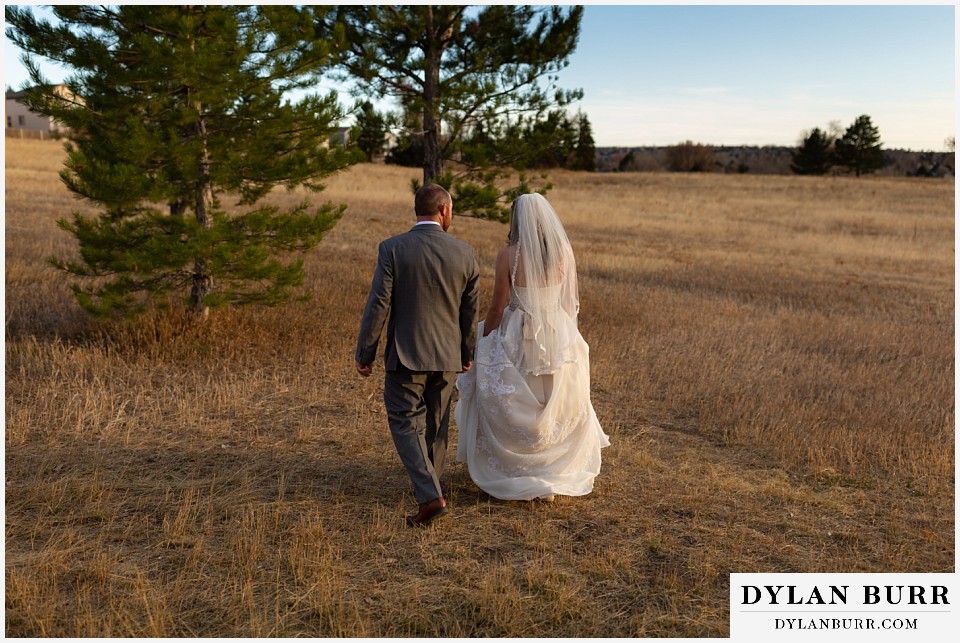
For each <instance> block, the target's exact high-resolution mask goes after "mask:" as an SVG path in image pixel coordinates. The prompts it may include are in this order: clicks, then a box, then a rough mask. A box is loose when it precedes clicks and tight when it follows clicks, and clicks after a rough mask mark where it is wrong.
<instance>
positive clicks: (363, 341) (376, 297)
mask: <svg viewBox="0 0 960 643" xmlns="http://www.w3.org/2000/svg"><path fill="white" fill-rule="evenodd" d="M392 293H393V262H392V260H391V254H390V252H389V250H388V249H387V248H386V247H385V245H384V244H383V243H381V244H380V248H379V250H378V252H377V269H376V270H375V271H374V273H373V284H372V285H371V286H370V295H369V296H368V297H367V305H366V307H365V308H364V309H363V317H362V318H361V320H360V336H359V338H358V339H357V355H356V359H357V372H359V373H360V374H361V375H363V376H367V375H369V374H370V366H371V364H373V360H374V358H376V356H377V345H378V344H379V342H380V334H381V333H382V332H383V325H384V324H385V323H386V321H387V316H388V315H389V314H390V298H391V296H392ZM365 371H366V372H365Z"/></svg>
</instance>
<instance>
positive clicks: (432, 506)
mask: <svg viewBox="0 0 960 643" xmlns="http://www.w3.org/2000/svg"><path fill="white" fill-rule="evenodd" d="M445 513H447V503H446V502H445V501H444V499H443V496H440V497H439V498H437V499H436V500H431V501H430V502H424V503H422V504H421V505H420V511H419V512H417V515H416V516H407V526H408V527H426V526H427V525H429V524H430V523H431V522H433V521H434V520H436V519H437V518H439V517H440V516H442V515H444V514H445Z"/></svg>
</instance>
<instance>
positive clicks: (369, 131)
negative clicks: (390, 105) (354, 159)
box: [350, 101, 388, 163]
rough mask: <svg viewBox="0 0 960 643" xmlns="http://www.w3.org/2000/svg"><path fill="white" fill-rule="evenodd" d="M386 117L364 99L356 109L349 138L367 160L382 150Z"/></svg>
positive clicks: (384, 142)
mask: <svg viewBox="0 0 960 643" xmlns="http://www.w3.org/2000/svg"><path fill="white" fill-rule="evenodd" d="M387 121H388V119H387V117H386V116H384V115H383V114H381V113H380V112H378V111H376V110H375V109H374V108H373V104H371V103H370V101H364V102H363V103H362V104H361V105H360V109H359V110H358V111H357V116H356V124H355V125H354V127H353V129H352V130H351V133H350V140H351V141H352V142H353V143H354V144H355V145H356V146H357V147H358V148H360V151H361V152H363V154H364V156H366V158H367V162H368V163H369V162H371V161H373V157H374V156H375V155H377V154H380V152H382V151H383V147H384V145H385V144H386V136H387Z"/></svg>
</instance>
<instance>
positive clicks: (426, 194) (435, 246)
mask: <svg viewBox="0 0 960 643" xmlns="http://www.w3.org/2000/svg"><path fill="white" fill-rule="evenodd" d="M414 210H415V211H416V215H417V223H416V225H415V226H413V228H412V229H411V230H409V231H408V232H405V233H403V234H400V235H397V236H395V237H391V238H390V239H387V240H386V241H383V242H382V243H381V244H380V249H379V254H378V257H377V268H376V271H375V272H374V274H373V285H372V286H371V288H370V296H369V297H368V299H367V306H366V308H365V309H364V311H363V318H362V320H361V321H360V338H359V340H358V341H357V355H356V360H357V372H358V373H360V375H362V376H363V377H369V375H370V373H371V372H372V368H373V366H372V365H373V359H374V357H376V354H377V343H378V342H379V341H380V333H381V331H382V330H383V326H384V323H386V324H387V343H386V346H384V366H385V369H386V377H385V380H384V386H383V401H384V404H385V405H386V407H387V420H388V422H389V425H390V433H391V434H392V435H393V443H394V444H395V445H396V447H397V453H399V454H400V460H401V462H403V466H404V467H405V468H406V470H407V473H408V474H409V475H410V479H411V480H412V481H413V489H414V492H415V493H416V496H417V502H418V503H419V504H420V507H419V511H418V512H417V514H416V515H415V516H408V517H407V524H408V525H410V526H411V527H414V526H417V527H419V526H423V525H427V524H429V523H430V522H432V521H433V520H434V519H436V518H439V517H440V516H442V515H444V514H445V513H447V508H446V507H447V503H446V501H445V500H444V499H443V492H442V490H441V488H440V476H441V474H442V473H443V461H444V457H445V455H446V449H447V428H448V426H449V424H450V406H451V395H452V393H453V387H454V383H455V382H456V377H457V374H458V373H460V372H466V371H468V370H469V369H470V366H471V365H472V363H473V351H474V344H475V343H476V334H477V331H476V325H477V296H478V292H477V291H478V288H477V280H478V278H479V273H480V271H479V268H478V266H477V260H476V257H475V256H474V254H473V248H471V247H470V245H468V244H466V243H464V242H463V241H458V240H457V239H454V238H453V237H451V236H449V235H447V234H446V231H447V229H449V227H450V223H451V222H452V221H453V199H452V198H451V197H450V194H449V193H448V192H447V191H446V190H445V189H443V188H442V187H441V186H439V185H436V184H429V185H424V186H423V187H421V188H420V189H419V190H417V194H416V196H415V197H414ZM388 317H389V322H388V321H387V319H388Z"/></svg>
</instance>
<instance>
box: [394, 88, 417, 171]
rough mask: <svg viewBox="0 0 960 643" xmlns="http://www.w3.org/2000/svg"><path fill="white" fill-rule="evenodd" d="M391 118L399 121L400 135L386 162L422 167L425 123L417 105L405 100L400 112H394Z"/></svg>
mask: <svg viewBox="0 0 960 643" xmlns="http://www.w3.org/2000/svg"><path fill="white" fill-rule="evenodd" d="M401 102H403V101H401ZM391 118H392V120H393V122H395V123H399V127H400V135H399V136H398V137H397V144H396V145H394V146H393V148H391V149H390V151H389V152H387V158H386V162H387V163H389V164H393V165H402V166H404V167H422V166H423V123H422V121H421V117H420V114H419V113H418V112H417V109H416V107H414V106H413V105H411V104H410V102H409V101H407V102H404V104H403V105H402V106H401V109H400V112H399V114H393V115H392V116H391Z"/></svg>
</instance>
